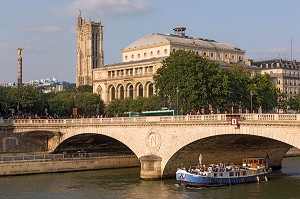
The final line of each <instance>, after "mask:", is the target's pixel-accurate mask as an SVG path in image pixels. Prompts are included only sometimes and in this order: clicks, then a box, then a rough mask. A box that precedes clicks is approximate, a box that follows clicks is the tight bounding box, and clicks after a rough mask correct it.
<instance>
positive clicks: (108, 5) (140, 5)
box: [52, 0, 154, 17]
mask: <svg viewBox="0 0 300 199" xmlns="http://www.w3.org/2000/svg"><path fill="white" fill-rule="evenodd" d="M79 10H81V11H82V12H83V13H88V15H90V16H99V15H101V16H124V15H141V14H145V13H148V12H151V11H152V10H154V6H153V5H152V4H150V3H149V2H147V1H146V0H75V1H74V2H72V3H70V4H67V5H66V7H64V8H62V9H61V8H53V9H52V11H54V12H56V13H58V14H59V15H67V16H72V17H73V16H75V15H77V14H78V11H79Z"/></svg>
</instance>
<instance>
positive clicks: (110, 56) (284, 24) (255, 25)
mask: <svg viewBox="0 0 300 199" xmlns="http://www.w3.org/2000/svg"><path fill="white" fill-rule="evenodd" d="M299 7H300V1H299V0H285V1H282V0H185V1H179V0H0V84H1V83H13V82H17V71H18V61H17V60H18V54H17V49H18V48H23V51H22V57H23V82H29V81H30V80H40V79H45V78H48V77H49V78H52V77H55V78H58V80H60V81H68V82H72V83H75V78H76V45H77V44H76V23H77V16H78V12H79V10H81V16H82V17H83V18H85V19H86V20H88V19H89V18H91V19H92V20H93V21H95V22H98V21H99V19H101V21H102V24H103V25H104V33H103V38H104V44H103V48H104V64H105V65H107V64H113V63H119V62H121V60H122V59H121V58H122V57H121V55H122V54H121V50H122V49H125V48H126V47H127V46H128V45H130V44H131V43H132V42H134V41H135V40H137V39H140V38H142V37H144V36H146V35H148V34H151V33H173V28H174V27H176V26H184V27H186V28H187V30H186V35H188V36H192V37H200V38H206V39H213V40H215V41H218V42H223V43H227V44H232V45H235V46H237V47H239V48H240V49H242V50H245V51H246V56H245V57H246V59H253V60H261V59H271V58H282V59H288V60H290V59H296V60H297V61H300V26H299V24H298V20H299V18H300V12H299Z"/></svg>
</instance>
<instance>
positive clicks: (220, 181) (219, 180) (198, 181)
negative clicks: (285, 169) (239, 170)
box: [176, 169, 271, 187]
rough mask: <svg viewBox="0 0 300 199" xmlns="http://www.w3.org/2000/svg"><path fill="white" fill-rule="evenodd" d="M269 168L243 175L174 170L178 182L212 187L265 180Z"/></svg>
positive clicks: (186, 184)
mask: <svg viewBox="0 0 300 199" xmlns="http://www.w3.org/2000/svg"><path fill="white" fill-rule="evenodd" d="M270 173H271V169H270V170H268V171H267V172H263V173H259V174H255V175H249V176H243V177H210V176H202V175H198V174H193V173H190V172H187V171H186V170H183V169H179V170H178V171H177V172H176V180H177V182H178V184H181V185H185V186H193V187H212V186H226V185H234V184H244V183H252V182H257V181H267V179H268V177H269V176H270Z"/></svg>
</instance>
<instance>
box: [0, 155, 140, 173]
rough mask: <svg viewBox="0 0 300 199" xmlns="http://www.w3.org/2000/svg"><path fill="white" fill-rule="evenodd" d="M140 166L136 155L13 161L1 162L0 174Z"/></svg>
mask: <svg viewBox="0 0 300 199" xmlns="http://www.w3.org/2000/svg"><path fill="white" fill-rule="evenodd" d="M139 166H140V161H139V160H138V159H137V157H136V156H134V155H131V156H128V155H127V156H118V157H102V158H93V159H78V160H61V161H59V160H57V161H36V162H12V163H3V164H0V176H7V175H25V174H37V173H53V172H68V171H83V170H96V169H111V168H127V167H139Z"/></svg>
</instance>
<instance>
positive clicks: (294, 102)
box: [287, 94, 300, 112]
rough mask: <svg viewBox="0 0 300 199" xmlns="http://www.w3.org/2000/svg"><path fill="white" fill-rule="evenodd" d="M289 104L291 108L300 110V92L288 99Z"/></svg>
mask: <svg viewBox="0 0 300 199" xmlns="http://www.w3.org/2000/svg"><path fill="white" fill-rule="evenodd" d="M287 103H288V106H289V108H290V109H291V110H294V111H296V112H299V111H300V94H298V95H296V96H294V97H291V98H290V99H289V100H288V101H287Z"/></svg>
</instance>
